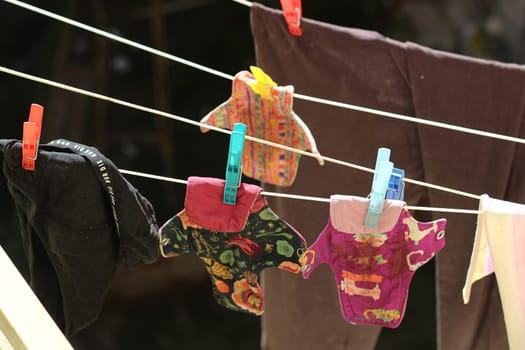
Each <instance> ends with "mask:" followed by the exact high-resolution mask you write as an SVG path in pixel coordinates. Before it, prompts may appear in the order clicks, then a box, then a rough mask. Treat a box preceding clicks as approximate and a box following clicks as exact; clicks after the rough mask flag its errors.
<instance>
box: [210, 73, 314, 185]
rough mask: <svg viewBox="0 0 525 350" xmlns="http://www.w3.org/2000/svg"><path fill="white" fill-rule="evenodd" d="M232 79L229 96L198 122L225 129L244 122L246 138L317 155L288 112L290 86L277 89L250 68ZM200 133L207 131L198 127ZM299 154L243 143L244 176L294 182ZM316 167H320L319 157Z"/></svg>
mask: <svg viewBox="0 0 525 350" xmlns="http://www.w3.org/2000/svg"><path fill="white" fill-rule="evenodd" d="M251 69H252V71H253V72H254V74H252V73H250V72H248V71H242V72H240V73H238V74H237V75H236V76H235V78H234V79H233V86H232V95H231V97H230V98H229V99H228V100H227V101H226V102H224V103H222V104H221V105H220V106H218V107H217V108H215V109H214V110H213V111H211V112H210V113H209V114H208V115H206V116H205V117H204V118H203V119H202V120H201V122H202V123H206V124H209V125H214V126H218V127H221V128H226V129H230V130H232V129H233V125H234V124H235V123H244V124H245V125H246V127H247V130H246V135H249V136H254V137H258V138H261V139H264V140H268V141H272V142H275V143H278V144H281V145H285V146H289V147H294V148H299V149H301V150H310V151H312V152H313V153H315V154H319V151H318V150H317V146H316V143H315V140H314V138H313V136H312V134H311V132H310V130H309V129H308V127H307V126H306V124H305V123H304V122H303V121H302V120H301V119H300V118H299V117H298V116H297V115H296V114H295V113H294V111H293V110H292V99H293V86H291V85H289V86H277V84H275V83H274V82H273V81H272V80H271V78H270V77H268V76H267V75H266V74H265V73H264V72H263V71H262V70H261V69H259V68H257V67H251ZM201 130H202V131H203V132H206V131H208V129H206V128H205V127H202V128H201ZM300 157H301V155H300V154H297V153H295V152H289V151H285V150H283V149H280V148H276V147H273V146H268V145H263V144H260V143H256V142H253V141H249V140H247V141H246V143H245V149H244V154H243V161H242V162H243V169H242V170H243V173H244V174H245V175H246V176H249V177H251V178H254V179H257V180H260V181H262V182H265V183H269V184H274V185H278V186H290V185H292V184H293V182H294V180H295V176H296V174H297V167H298V165H299V159H300ZM318 160H319V164H321V165H322V164H323V160H322V159H321V158H319V159H318Z"/></svg>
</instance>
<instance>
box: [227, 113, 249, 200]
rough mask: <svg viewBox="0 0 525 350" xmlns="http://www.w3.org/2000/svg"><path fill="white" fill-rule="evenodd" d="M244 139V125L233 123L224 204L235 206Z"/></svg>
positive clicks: (240, 174) (239, 181) (240, 173)
mask: <svg viewBox="0 0 525 350" xmlns="http://www.w3.org/2000/svg"><path fill="white" fill-rule="evenodd" d="M245 137H246V125H244V124H243V123H235V125H234V126H233V131H232V134H231V136H230V147H229V149H228V159H227V164H226V183H225V185H224V198H223V201H224V203H225V204H231V205H235V202H236V201H237V188H239V186H240V185H241V177H242V153H243V151H244V138H245Z"/></svg>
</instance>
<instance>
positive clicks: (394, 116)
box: [3, 0, 525, 144]
mask: <svg viewBox="0 0 525 350" xmlns="http://www.w3.org/2000/svg"><path fill="white" fill-rule="evenodd" d="M3 1H4V2H7V3H10V4H12V5H15V6H18V7H21V8H24V9H26V10H29V11H32V12H35V13H38V14H41V15H44V16H46V17H49V18H52V19H55V20H57V21H60V22H62V23H66V24H68V25H71V26H74V27H77V28H80V29H82V30H85V31H88V32H91V33H94V34H96V35H100V36H103V37H105V38H107V39H110V40H113V41H116V42H120V43H122V44H125V45H128V46H131V47H134V48H136V49H139V50H142V51H146V52H149V53H151V54H154V55H156V56H160V57H163V58H166V59H168V60H170V61H174V62H178V63H181V64H184V65H186V66H189V67H192V68H195V69H198V70H201V71H203V72H206V73H209V74H212V75H215V76H218V77H221V78H224V79H229V80H233V78H234V76H233V75H231V74H227V73H224V72H221V71H218V70H216V69H213V68H210V67H207V66H204V65H202V64H198V63H195V62H192V61H190V60H187V59H184V58H181V57H178V56H175V55H172V54H169V53H167V52H164V51H161V50H157V49H154V48H152V47H150V46H146V45H143V44H140V43H138V42H136V41H132V40H129V39H126V38H123V37H121V36H118V35H115V34H111V33H109V32H107V31H104V30H101V29H98V28H95V27H92V26H89V25H87V24H84V23H81V22H78V21H75V20H73V19H70V18H67V17H64V16H61V15H58V14H56V13H53V12H50V11H47V10H44V9H42V8H39V7H36V6H33V5H30V4H26V3H24V2H22V1H18V0H3ZM233 1H235V2H238V3H241V4H243V5H246V6H251V5H252V3H250V2H248V1H243V0H233ZM294 97H295V98H297V99H300V100H305V101H310V102H314V103H321V104H325V105H329V106H334V107H339V108H344V109H350V110H354V111H359V112H364V113H367V114H373V115H378V116H382V117H386V118H391V119H398V120H404V121H408V122H412V123H418V124H422V125H428V126H433V127H437V128H442V129H448V130H453V131H457V132H462V133H465V134H472V135H478V136H483V137H489V138H494V139H498V140H503V141H509V142H516V143H521V144H525V139H522V138H519V137H514V136H508V135H503V134H498V133H493V132H489V131H483V130H478V129H472V128H467V127H462V126H458V125H453V124H447V123H442V122H436V121H433V120H428V119H422V118H416V117H411V116H407V115H403V114H398V113H392V112H387V111H382V110H378V109H374V108H368V107H364V106H358V105H353V104H349V103H343V102H338V101H333V100H329V99H325V98H319V97H313V96H307V95H303V94H299V93H294Z"/></svg>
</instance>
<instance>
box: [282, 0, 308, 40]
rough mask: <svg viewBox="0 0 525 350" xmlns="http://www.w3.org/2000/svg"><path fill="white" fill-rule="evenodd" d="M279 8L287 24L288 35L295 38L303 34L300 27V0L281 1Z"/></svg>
mask: <svg viewBox="0 0 525 350" xmlns="http://www.w3.org/2000/svg"><path fill="white" fill-rule="evenodd" d="M281 7H282V8H283V12H284V18H285V19H286V23H288V30H289V31H290V33H291V34H292V35H295V36H300V35H301V34H303V31H302V30H301V27H300V25H301V17H302V16H303V6H302V5H301V0H281Z"/></svg>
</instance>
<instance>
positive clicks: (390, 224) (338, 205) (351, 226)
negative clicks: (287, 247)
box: [300, 195, 446, 328]
mask: <svg viewBox="0 0 525 350" xmlns="http://www.w3.org/2000/svg"><path fill="white" fill-rule="evenodd" d="M330 202H331V203H330V219H329V221H328V224H327V225H326V227H325V228H324V230H323V231H322V232H321V234H320V235H319V237H318V239H317V240H316V242H315V243H314V244H312V245H311V246H310V247H309V248H308V249H307V250H306V251H305V252H304V254H303V255H302V256H301V257H300V262H301V269H302V271H303V276H304V278H308V277H309V276H310V274H311V273H312V271H313V270H314V269H315V268H316V267H317V266H318V265H319V264H322V263H327V264H329V265H330V267H331V268H332V271H333V273H334V275H335V276H334V277H335V279H336V281H337V285H338V290H339V300H340V304H341V312H342V314H343V317H344V318H345V319H346V320H347V321H348V322H349V323H352V324H364V325H378V326H384V327H390V328H395V327H397V326H399V324H400V323H401V321H402V319H403V315H404V313H405V306H406V302H407V296H408V289H409V286H410V282H411V280H412V276H413V275H414V273H415V271H416V270H417V269H418V268H419V267H420V266H422V265H423V264H425V263H426V262H428V261H429V260H430V259H431V258H433V257H434V255H435V254H436V253H437V252H438V251H439V250H441V249H442V248H443V247H444V245H445V239H444V237H445V235H444V232H445V231H444V230H445V226H446V220H445V219H440V220H436V221H433V222H429V223H423V222H418V221H416V220H415V219H414V218H413V217H412V216H411V215H410V213H409V212H408V210H407V208H406V205H405V203H404V202H402V201H394V200H387V201H385V206H384V209H383V213H382V214H381V217H380V219H379V223H378V225H377V226H376V227H374V228H368V227H366V226H365V224H364V223H365V218H366V212H367V209H368V203H369V200H368V199H365V198H360V197H352V196H341V195H334V196H332V197H331V201H330ZM349 218H350V219H349Z"/></svg>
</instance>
